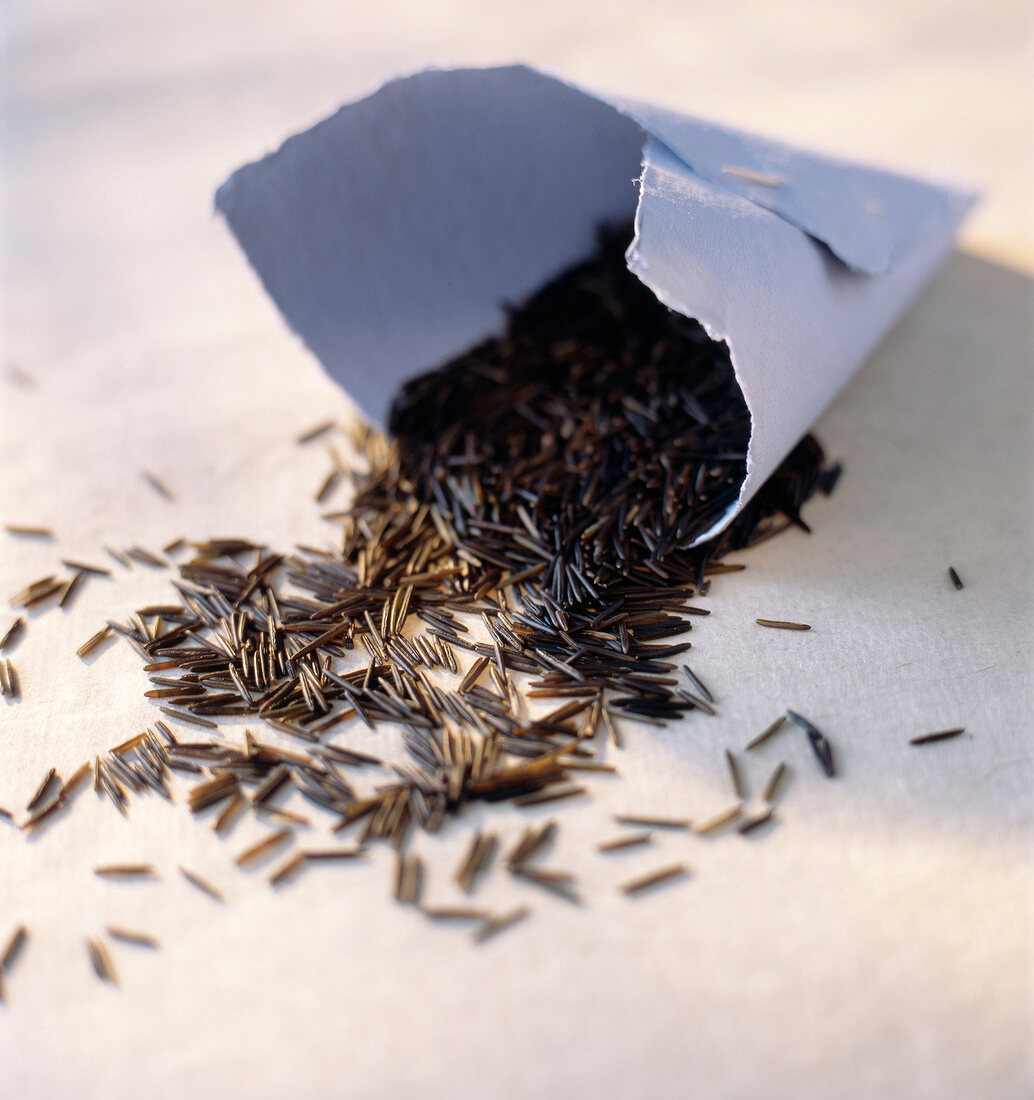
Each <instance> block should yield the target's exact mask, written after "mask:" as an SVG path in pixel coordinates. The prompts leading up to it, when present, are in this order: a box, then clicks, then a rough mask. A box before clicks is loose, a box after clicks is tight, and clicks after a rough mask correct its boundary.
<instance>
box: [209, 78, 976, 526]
mask: <svg viewBox="0 0 1034 1100" xmlns="http://www.w3.org/2000/svg"><path fill="white" fill-rule="evenodd" d="M973 201H974V195H973V194H972V193H970V192H968V191H966V190H964V189H962V188H958V187H952V186H945V185H937V184H933V183H930V182H925V181H922V180H918V179H913V178H910V177H906V176H902V175H898V174H895V173H892V172H887V171H883V170H881V169H878V168H873V167H869V166H865V165H860V164H854V163H850V162H848V161H844V160H841V159H837V158H834V157H829V156H824V155H821V154H817V153H813V152H808V151H804V150H800V149H795V148H791V147H789V146H786V145H783V144H780V143H778V142H774V141H771V140H769V139H766V138H762V137H757V136H755V135H752V134H747V133H743V132H740V131H737V130H732V129H728V128H725V127H722V126H719V125H715V124H712V123H708V122H703V121H700V120H698V119H695V118H692V117H689V116H686V115H683V114H679V113H677V112H673V111H670V110H667V109H664V108H661V107H655V106H651V105H649V104H644V103H640V102H638V101H634V100H630V99H627V98H623V97H620V96H614V95H609V94H606V93H600V92H595V91H589V90H587V89H584V88H580V87H576V86H575V85H573V84H570V83H568V82H566V81H564V80H562V79H560V78H558V77H556V76H552V75H549V74H546V73H543V72H540V71H537V70H535V69H532V68H529V67H527V66H523V65H516V66H507V67H503V68H489V69H455V70H427V71H424V72H419V73H416V74H414V75H412V76H408V77H403V78H400V79H397V80H392V81H390V82H389V83H387V84H385V85H384V86H383V87H382V88H381V89H380V90H379V91H377V92H375V93H373V94H372V95H370V96H368V97H366V98H365V99H362V100H359V101H358V102H356V103H352V104H349V105H347V106H344V107H342V108H341V109H340V110H338V111H337V112H336V113H335V114H333V115H332V116H331V117H329V118H327V119H326V120H324V121H322V122H319V123H317V124H316V125H315V126H313V127H312V128H311V129H309V130H307V131H305V132H304V133H301V134H298V135H296V136H294V137H291V138H288V139H287V141H285V142H284V143H283V145H282V146H281V147H280V148H279V149H278V150H276V152H273V153H271V154H269V155H268V156H266V157H264V158H262V159H261V160H259V161H256V162H255V163H252V164H248V165H245V166H244V167H242V168H240V169H238V170H237V171H236V172H234V173H233V175H232V176H230V178H229V179H228V180H227V181H226V182H225V183H224V184H223V185H222V187H220V189H219V191H218V192H217V195H216V207H217V209H218V210H219V211H220V212H221V213H222V215H223V217H224V218H225V219H226V221H227V223H228V225H229V227H230V229H231V230H232V232H233V233H234V235H235V236H236V238H237V240H238V241H239V242H240V245H241V247H242V248H243V250H244V252H245V254H246V255H247V257H248V260H249V261H250V263H251V265H252V267H253V268H254V269H255V271H256V272H257V274H258V276H259V278H260V279H261V281H262V283H263V285H264V286H265V288H266V290H267V292H268V293H269V294H270V296H271V297H272V299H273V301H274V302H275V303H276V305H277V307H278V308H279V310H280V312H281V314H282V315H283V317H284V318H285V320H286V321H287V323H288V325H289V326H290V327H291V328H292V329H293V330H294V331H295V332H296V333H297V334H298V335H299V336H300V337H301V338H302V340H303V341H304V342H305V344H306V345H307V346H308V347H309V348H310V349H311V351H312V352H313V354H314V355H315V356H316V357H317V358H318V359H319V361H320V362H321V363H322V364H323V366H324V368H325V369H326V370H327V371H328V373H329V374H330V375H331V377H332V378H334V379H335V380H336V381H338V382H339V383H340V384H341V385H342V386H343V387H344V388H345V389H346V390H347V391H348V393H349V394H350V395H351V396H352V397H353V398H354V399H355V401H356V402H357V403H358V405H359V406H360V408H361V409H362V410H363V411H364V412H365V413H366V414H367V415H368V416H369V417H370V418H371V419H372V420H373V421H375V422H377V423H379V424H383V423H384V422H385V420H386V417H387V413H388V410H389V408H390V404H391V400H392V398H393V396H394V394H395V393H396V392H397V391H398V389H399V387H400V386H401V385H402V383H404V382H405V381H407V380H409V379H410V378H412V377H414V376H415V375H418V374H422V373H424V372H426V371H428V370H431V369H433V368H435V367H437V366H440V365H441V364H443V363H444V362H446V361H448V360H449V359H451V358H453V357H454V356H456V355H458V354H460V353H461V352H463V351H466V350H467V349H469V348H470V347H472V346H473V345H475V344H477V343H479V342H480V341H482V340H484V339H485V338H487V337H489V336H492V335H495V334H498V333H499V332H501V331H502V329H503V327H504V325H505V320H506V312H505V311H506V308H507V306H510V305H517V304H519V303H521V302H522V301H524V300H525V299H527V298H528V297H529V296H530V295H531V294H533V293H534V292H535V291H536V290H538V289H540V288H541V287H542V286H543V285H544V284H545V283H547V282H548V281H549V280H550V279H552V278H553V277H555V276H556V275H558V274H559V273H560V272H561V271H563V270H564V269H565V268H567V267H570V266H571V265H573V264H575V263H578V262H579V261H581V260H583V259H586V258H587V257H588V256H589V255H590V254H591V253H592V252H593V250H594V248H595V244H596V239H597V232H598V229H599V227H600V226H601V225H612V224H620V223H622V222H628V221H634V226H635V231H634V237H633V239H632V241H631V243H630V244H629V247H628V250H627V253H626V260H627V263H628V267H629V269H630V270H631V271H632V272H634V273H635V275H636V276H637V277H638V278H639V279H640V280H641V281H642V282H643V283H644V284H646V285H647V286H648V287H649V288H650V289H651V290H652V291H653V292H654V294H655V295H656V296H657V298H658V299H659V300H660V301H661V302H663V303H664V304H665V305H666V306H668V307H669V308H671V309H673V310H677V311H679V312H680V313H683V314H685V315H686V316H689V317H692V318H695V319H696V320H697V321H699V322H700V323H701V325H702V326H703V327H704V329H705V331H706V332H707V333H708V335H709V336H710V337H711V338H712V339H714V340H719V341H724V342H725V343H726V344H727V345H728V347H729V352H730V357H731V359H732V363H733V367H734V369H735V372H736V378H737V381H738V383H739V385H740V388H741V389H742V391H743V395H744V398H745V400H746V403H747V407H748V409H749V411H750V416H751V435H750V444H749V449H748V454H747V473H746V477H745V479H744V481H743V485H742V487H741V490H740V493H739V497H738V499H737V501H736V502H735V504H733V505H732V506H730V508H729V510H728V512H727V513H726V514H725V515H724V516H723V517H722V519H721V520H720V521H719V522H718V523H716V524H715V526H714V527H712V528H711V529H710V530H709V531H707V532H706V533H704V534H702V535H701V536H700V538H701V539H704V538H708V537H711V536H713V535H714V534H717V533H718V532H719V531H720V530H721V529H722V528H724V527H725V526H726V525H727V524H728V523H729V522H730V521H731V520H732V518H733V517H734V516H735V514H736V513H737V512H738V511H739V509H740V508H742V506H743V505H744V504H745V503H746V502H747V501H748V500H749V499H750V497H751V496H752V495H753V493H754V492H755V491H756V490H757V489H758V488H760V486H761V485H762V484H763V483H764V481H765V480H766V479H767V478H768V476H769V475H770V474H771V473H772V472H773V471H774V470H775V468H776V467H777V466H778V465H779V463H780V462H781V461H782V459H783V458H784V457H785V455H786V454H787V453H788V452H789V450H790V449H791V448H792V447H793V446H794V444H795V443H796V442H797V441H798V440H799V439H800V437H801V436H802V435H804V433H805V432H806V431H807V430H808V428H809V427H810V426H811V424H812V423H813V421H814V420H815V418H816V417H817V416H818V415H819V414H820V413H821V412H822V410H823V409H824V408H825V407H826V406H827V405H828V404H829V402H830V401H831V400H832V399H833V397H834V396H835V395H836V394H837V392H838V391H839V390H840V389H841V388H842V387H843V385H844V384H845V383H846V382H847V380H848V379H849V378H850V377H851V375H852V374H853V373H854V371H855V370H856V369H857V368H858V366H859V365H860V364H861V363H862V362H863V361H864V360H865V358H866V357H867V356H868V355H869V353H870V352H871V351H872V349H873V348H874V346H875V345H876V344H877V343H878V342H879V340H880V339H881V338H882V337H883V335H884V334H885V333H886V332H887V331H888V329H889V328H890V327H891V326H892V325H893V324H894V323H895V321H896V320H897V319H898V318H899V317H900V316H901V314H902V313H903V312H904V310H905V309H906V308H907V306H908V305H909V303H910V302H911V301H912V299H913V298H914V297H915V295H916V293H917V292H918V290H919V289H920V287H921V286H922V285H923V283H924V282H926V280H927V279H929V278H930V276H931V275H932V274H933V273H934V272H935V271H936V269H937V267H938V266H939V265H940V263H941V262H942V261H943V260H944V258H945V257H946V256H947V254H948V252H949V251H950V249H951V247H952V243H953V240H954V237H955V233H956V231H957V229H958V227H959V225H960V223H961V221H962V219H963V217H964V216H965V214H966V211H967V210H968V209H969V207H970V206H971V205H972V203H973ZM698 541H699V540H698Z"/></svg>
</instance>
